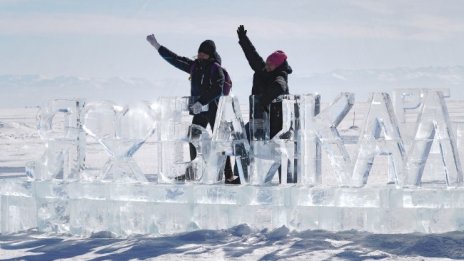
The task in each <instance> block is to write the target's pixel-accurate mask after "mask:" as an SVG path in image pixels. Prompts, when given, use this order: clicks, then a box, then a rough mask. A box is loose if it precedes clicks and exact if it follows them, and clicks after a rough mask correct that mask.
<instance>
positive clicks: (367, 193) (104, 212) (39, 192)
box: [0, 178, 464, 237]
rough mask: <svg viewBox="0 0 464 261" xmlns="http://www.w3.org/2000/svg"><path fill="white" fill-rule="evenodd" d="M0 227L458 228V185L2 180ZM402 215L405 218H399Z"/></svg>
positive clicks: (78, 231) (79, 230) (138, 230)
mask: <svg viewBox="0 0 464 261" xmlns="http://www.w3.org/2000/svg"><path fill="white" fill-rule="evenodd" d="M0 188H1V189H2V190H1V192H0V193H1V196H0V210H1V213H0V224H1V233H2V234H6V233H13V232H18V231H23V230H27V229H31V228H36V229H37V230H38V231H41V232H47V233H65V234H72V235H79V236H91V235H92V234H96V233H105V234H107V235H113V236H118V237H127V236H130V235H140V234H142V235H153V236H157V235H166V234H172V233H180V232H186V231H192V230H197V229H225V228H230V227H233V226H236V225H239V224H244V223H246V224H249V225H250V226H251V227H255V228H259V229H264V228H267V229H275V228H278V227H281V226H287V227H288V228H289V229H294V230H296V231H302V230H306V229H324V230H330V231H340V230H351V229H355V230H359V231H368V232H373V233H411V232H422V233H443V232H448V231H463V230H464V216H463V214H462V213H464V211H463V210H464V189H462V188H454V189H453V188H451V189H446V190H445V189H443V190H437V189H430V188H420V189H401V188H397V187H395V186H386V187H369V188H367V187H364V188H339V187H305V186H297V185H280V186H253V185H242V186H233V185H222V184H218V185H203V184H182V185H179V184H155V183H140V184H137V183H128V184H123V183H109V182H78V181H71V182H68V181H62V180H50V181H37V182H34V183H31V182H27V181H25V180H24V179H17V178H16V179H8V180H5V179H3V180H0ZM405 216H406V217H408V218H406V219H405V218H404V217H405Z"/></svg>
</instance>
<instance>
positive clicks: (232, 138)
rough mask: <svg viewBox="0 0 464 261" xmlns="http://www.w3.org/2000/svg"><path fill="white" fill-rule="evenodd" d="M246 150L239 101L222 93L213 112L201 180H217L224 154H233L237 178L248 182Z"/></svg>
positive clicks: (207, 181)
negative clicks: (206, 158)
mask: <svg viewBox="0 0 464 261" xmlns="http://www.w3.org/2000/svg"><path fill="white" fill-rule="evenodd" d="M249 150H250V145H249V143H248V140H247V136H246V131H245V125H244V123H243V119H242V114H241V111H240V103H239V102H238V99H237V98H236V97H234V96H222V97H221V98H220V99H219V104H218V110H217V113H216V123H215V126H214V130H213V136H212V139H211V150H210V153H209V155H208V160H207V164H208V166H207V171H206V173H205V175H204V176H203V179H202V182H203V183H209V184H211V183H218V182H220V181H221V180H222V171H223V169H224V166H225V161H226V157H227V156H235V158H236V160H235V163H236V165H237V170H238V174H239V176H240V181H241V183H242V184H246V183H248V181H249V178H248V161H249V155H248V152H249Z"/></svg>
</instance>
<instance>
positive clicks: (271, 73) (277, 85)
mask: <svg viewBox="0 0 464 261" xmlns="http://www.w3.org/2000/svg"><path fill="white" fill-rule="evenodd" d="M246 33H247V30H245V27H244V26H243V25H240V26H239V27H238V29H237V34H238V39H239V42H238V43H239V44H240V46H241V47H242V50H243V52H244V54H245V57H246V59H247V60H248V63H249V64H250V67H251V69H252V70H253V71H254V74H253V86H252V89H251V94H252V95H257V96H260V103H261V106H262V107H263V108H262V109H263V110H264V111H266V112H267V113H268V115H269V136H270V138H271V139H272V138H273V137H274V136H275V135H276V134H277V133H278V132H279V131H280V130H282V104H281V103H279V102H274V103H273V102H272V101H273V100H274V99H276V98H277V97H278V96H280V95H283V94H289V90H288V75H289V74H291V73H292V68H291V67H290V65H289V64H288V62H287V55H286V54H285V53H284V52H283V51H281V50H277V51H275V52H273V53H271V54H270V55H269V56H268V57H267V59H266V61H264V60H263V58H262V57H261V56H260V55H259V54H258V52H257V51H256V48H255V47H254V46H253V44H252V43H251V41H250V39H249V38H248V36H247V34H246ZM250 113H251V111H250ZM251 117H252V115H250V118H251ZM247 129H248V130H249V125H248V126H247ZM249 138H250V136H249ZM279 180H280V168H279Z"/></svg>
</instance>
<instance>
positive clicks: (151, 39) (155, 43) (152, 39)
mask: <svg viewBox="0 0 464 261" xmlns="http://www.w3.org/2000/svg"><path fill="white" fill-rule="evenodd" d="M147 41H148V42H149V43H150V44H151V45H153V47H155V48H156V50H158V49H159V48H160V47H161V45H160V44H159V43H158V41H157V40H156V37H155V35H154V34H150V35H147Z"/></svg>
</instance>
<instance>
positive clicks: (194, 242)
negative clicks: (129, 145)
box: [0, 103, 464, 260]
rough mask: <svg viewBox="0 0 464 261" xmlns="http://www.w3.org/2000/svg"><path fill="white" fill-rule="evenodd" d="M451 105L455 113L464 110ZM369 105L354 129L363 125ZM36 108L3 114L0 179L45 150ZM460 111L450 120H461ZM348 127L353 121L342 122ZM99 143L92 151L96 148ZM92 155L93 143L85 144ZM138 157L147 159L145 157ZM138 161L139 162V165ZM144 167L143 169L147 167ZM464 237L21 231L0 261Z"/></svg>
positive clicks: (279, 251)
mask: <svg viewBox="0 0 464 261" xmlns="http://www.w3.org/2000/svg"><path fill="white" fill-rule="evenodd" d="M461 107H462V105H461V106H457V104H456V103H454V104H453V110H452V111H454V112H459V111H460V112H462V111H464V110H463V108H461ZM365 109H367V107H366V106H360V107H358V110H357V119H356V122H355V123H354V124H353V125H359V124H361V123H362V121H361V120H360V119H361V118H362V115H363V114H365ZM36 113H37V108H14V109H0V148H1V150H0V178H7V177H9V176H18V175H23V174H24V164H25V162H27V161H30V160H34V159H37V158H38V157H39V156H40V154H41V153H42V151H43V143H42V142H41V141H40V139H39V137H38V135H37V133H36V128H35V117H36ZM460 114H461V113H458V114H455V115H454V116H462V115H460ZM345 124H348V125H346V127H350V126H349V125H351V119H347V122H346V123H345ZM96 148H97V146H95V149H96ZM88 149H89V150H90V151H92V145H90V146H89V147H88ZM139 153H140V155H136V156H137V157H138V159H142V160H140V161H142V162H143V161H144V159H145V158H146V154H148V153H149V152H147V151H146V150H145V152H144V150H141V151H140V152H139ZM140 161H139V162H140ZM141 165H142V168H143V169H144V168H145V169H150V168H152V166H150V165H149V164H148V165H143V164H141ZM463 245H464V233H462V232H452V233H445V234H428V235H425V234H401V235H398V234H395V235H385V234H372V233H365V232H357V231H340V232H336V233H334V232H328V231H320V230H313V231H302V232H294V231H289V229H288V228H286V227H281V228H278V229H275V230H272V231H269V230H257V229H254V228H251V227H249V226H248V225H246V224H242V225H240V226H237V227H233V228H229V229H226V230H199V231H194V232H189V233H182V234H175V235H169V236H163V237H157V238H149V237H146V236H134V237H131V238H128V239H118V238H114V237H113V236H112V235H111V234H106V233H100V234H95V235H93V236H92V237H91V238H78V237H73V236H69V235H61V236H56V235H47V234H44V233H38V232H36V231H33V230H32V231H26V232H23V233H16V234H12V235H0V260H58V259H59V260H146V259H155V260H424V259H426V260H458V259H464V248H463V247H462V246H463Z"/></svg>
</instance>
